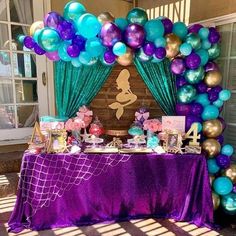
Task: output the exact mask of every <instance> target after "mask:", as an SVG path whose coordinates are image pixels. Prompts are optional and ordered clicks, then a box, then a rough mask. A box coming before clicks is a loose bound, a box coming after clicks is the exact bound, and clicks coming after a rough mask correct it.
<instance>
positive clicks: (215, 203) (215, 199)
mask: <svg viewBox="0 0 236 236" xmlns="http://www.w3.org/2000/svg"><path fill="white" fill-rule="evenodd" d="M212 201H213V206H214V210H217V209H218V207H219V205H220V197H219V195H217V194H216V193H212Z"/></svg>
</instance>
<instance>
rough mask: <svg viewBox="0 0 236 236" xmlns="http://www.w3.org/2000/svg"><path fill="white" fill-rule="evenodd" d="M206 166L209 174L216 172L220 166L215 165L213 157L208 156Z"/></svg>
mask: <svg viewBox="0 0 236 236" xmlns="http://www.w3.org/2000/svg"><path fill="white" fill-rule="evenodd" d="M207 168H208V172H209V173H210V174H216V173H217V172H218V171H219V170H220V167H219V166H218V165H217V163H216V160H215V158H210V159H208V160H207Z"/></svg>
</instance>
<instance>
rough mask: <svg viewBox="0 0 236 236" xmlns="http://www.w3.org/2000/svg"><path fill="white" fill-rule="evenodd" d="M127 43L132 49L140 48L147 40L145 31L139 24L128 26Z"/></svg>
mask: <svg viewBox="0 0 236 236" xmlns="http://www.w3.org/2000/svg"><path fill="white" fill-rule="evenodd" d="M124 37H125V42H126V44H127V45H128V46H130V47H131V48H135V49H136V48H140V47H142V44H143V42H144V40H145V30H144V28H143V27H142V26H141V25H139V24H130V25H128V26H127V28H126V30H125V33H124Z"/></svg>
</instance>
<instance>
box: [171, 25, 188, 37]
mask: <svg viewBox="0 0 236 236" xmlns="http://www.w3.org/2000/svg"><path fill="white" fill-rule="evenodd" d="M172 32H173V33H174V34H175V35H177V36H179V37H180V38H181V39H184V38H185V37H186V35H187V33H188V28H187V26H186V25H185V24H184V23H183V22H176V23H174V25H173V31H172Z"/></svg>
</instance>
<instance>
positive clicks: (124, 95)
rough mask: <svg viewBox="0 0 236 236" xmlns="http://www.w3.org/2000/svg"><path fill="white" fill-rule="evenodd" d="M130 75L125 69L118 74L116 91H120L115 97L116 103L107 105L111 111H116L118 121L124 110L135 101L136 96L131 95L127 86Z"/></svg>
mask: <svg viewBox="0 0 236 236" xmlns="http://www.w3.org/2000/svg"><path fill="white" fill-rule="evenodd" d="M129 78H130V73H129V71H128V70H127V69H124V70H122V71H121V72H120V74H119V75H118V77H117V79H116V84H117V89H118V90H121V92H120V93H118V94H117V95H116V102H114V103H112V104H110V105H109V107H110V108H111V109H113V110H116V109H117V111H116V118H117V119H118V120H119V119H120V118H121V116H122V115H123V113H124V108H125V107H126V106H128V105H130V104H132V103H134V102H135V101H136V100H137V96H136V95H135V94H133V93H132V91H131V89H130V84H129Z"/></svg>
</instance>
